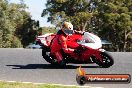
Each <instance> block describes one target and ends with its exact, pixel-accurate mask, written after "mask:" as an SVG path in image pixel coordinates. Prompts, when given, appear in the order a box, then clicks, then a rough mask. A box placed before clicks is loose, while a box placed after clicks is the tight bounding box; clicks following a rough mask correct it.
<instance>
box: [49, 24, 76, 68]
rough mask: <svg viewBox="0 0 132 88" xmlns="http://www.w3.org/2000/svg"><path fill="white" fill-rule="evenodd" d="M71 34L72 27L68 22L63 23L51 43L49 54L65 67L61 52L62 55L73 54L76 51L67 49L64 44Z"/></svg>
mask: <svg viewBox="0 0 132 88" xmlns="http://www.w3.org/2000/svg"><path fill="white" fill-rule="evenodd" d="M72 33H73V25H72V24H71V23H70V22H64V23H63V24H62V27H61V30H59V31H58V32H57V35H56V36H55V38H54V39H53V41H52V43H51V54H52V55H54V56H55V58H56V59H57V62H58V63H59V64H60V65H61V66H64V65H66V62H65V61H64V59H63V56H62V53H61V50H63V52H64V53H73V52H75V51H76V50H75V49H71V48H68V47H67V43H66V41H67V39H68V36H70V35H72Z"/></svg>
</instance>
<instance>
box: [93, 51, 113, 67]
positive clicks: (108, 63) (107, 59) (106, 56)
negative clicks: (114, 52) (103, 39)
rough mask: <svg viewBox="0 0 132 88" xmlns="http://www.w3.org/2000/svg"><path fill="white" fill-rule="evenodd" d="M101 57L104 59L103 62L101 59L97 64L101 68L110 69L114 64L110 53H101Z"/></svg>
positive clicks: (96, 60) (96, 61) (97, 60)
mask: <svg viewBox="0 0 132 88" xmlns="http://www.w3.org/2000/svg"><path fill="white" fill-rule="evenodd" d="M100 56H101V57H102V59H103V61H100V60H99V59H97V58H96V59H95V60H94V61H95V63H96V64H98V65H99V66H100V67H103V68H109V67H110V66H112V65H113V64H114V60H113V57H112V56H111V55H110V54H109V53H108V52H106V51H105V52H100Z"/></svg>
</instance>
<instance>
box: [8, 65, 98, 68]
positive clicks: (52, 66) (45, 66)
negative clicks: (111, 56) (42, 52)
mask: <svg viewBox="0 0 132 88" xmlns="http://www.w3.org/2000/svg"><path fill="white" fill-rule="evenodd" d="M6 66H10V67H12V69H76V68H78V67H79V66H74V65H67V66H66V67H59V66H55V65H51V64H27V65H6ZM82 68H100V67H99V66H82Z"/></svg>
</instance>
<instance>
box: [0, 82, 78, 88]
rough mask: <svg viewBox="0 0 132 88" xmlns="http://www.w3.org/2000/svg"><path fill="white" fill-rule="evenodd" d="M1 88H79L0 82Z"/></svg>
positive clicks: (74, 87)
mask: <svg viewBox="0 0 132 88" xmlns="http://www.w3.org/2000/svg"><path fill="white" fill-rule="evenodd" d="M0 88H79V87H76V86H71V87H70V86H61V85H52V84H33V83H19V82H0Z"/></svg>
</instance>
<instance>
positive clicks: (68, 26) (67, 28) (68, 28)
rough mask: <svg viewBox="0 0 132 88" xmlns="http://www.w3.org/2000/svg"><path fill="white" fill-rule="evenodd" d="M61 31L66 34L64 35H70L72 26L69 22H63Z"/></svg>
mask: <svg viewBox="0 0 132 88" xmlns="http://www.w3.org/2000/svg"><path fill="white" fill-rule="evenodd" d="M61 30H62V31H63V32H64V33H65V34H66V35H72V33H73V25H72V24H71V23H70V22H64V23H63V24H62V28H61Z"/></svg>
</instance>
